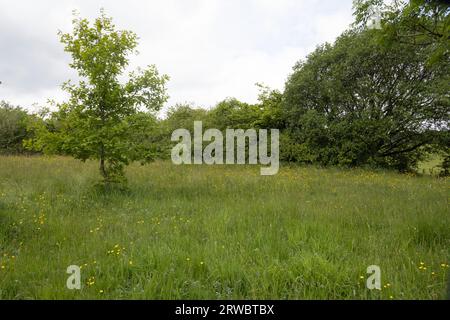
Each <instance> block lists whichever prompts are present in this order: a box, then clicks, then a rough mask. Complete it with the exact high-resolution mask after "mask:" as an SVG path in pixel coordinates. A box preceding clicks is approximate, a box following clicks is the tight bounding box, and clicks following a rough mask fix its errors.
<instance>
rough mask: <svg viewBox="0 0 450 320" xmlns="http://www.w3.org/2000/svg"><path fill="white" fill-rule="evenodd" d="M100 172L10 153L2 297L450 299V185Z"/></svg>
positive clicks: (148, 170) (2, 168)
mask: <svg viewBox="0 0 450 320" xmlns="http://www.w3.org/2000/svg"><path fill="white" fill-rule="evenodd" d="M97 167H98V166H97V163H96V162H87V163H82V162H79V161H77V160H73V159H69V158H62V157H55V158H47V157H29V158H26V157H0V254H1V256H0V266H1V269H0V298H1V299H64V298H65V299H103V298H124V299H166V298H168V299H176V298H186V299H232V298H237V299H242V298H243V299H442V298H445V292H446V283H447V276H448V275H449V272H448V270H449V268H448V263H449V248H450V227H449V226H450V210H449V203H448V190H449V180H448V179H444V178H437V177H432V176H415V175H405V174H396V173H390V172H383V171H366V170H359V169H358V170H340V169H319V168H314V167H297V166H292V167H288V166H282V168H281V169H280V172H279V173H278V174H277V175H275V176H260V175H259V166H240V165H234V166H233V165H231V166H206V165H203V166H175V165H173V164H172V163H170V162H155V163H152V164H150V165H146V166H140V165H137V164H136V165H132V166H130V167H129V168H128V169H127V177H128V181H129V185H128V191H120V190H116V191H108V192H105V191H101V190H100V189H99V188H97V187H95V183H96V181H97V179H99V173H98V169H97ZM69 265H79V266H81V276H82V288H81V290H69V289H68V288H67V287H66V280H67V277H68V276H69V275H68V274H67V273H66V269H67V267H68V266H69ZM370 265H378V266H380V268H381V281H382V288H381V290H368V289H367V288H366V286H365V283H366V278H367V277H368V276H369V275H368V274H366V269H367V267H368V266H370Z"/></svg>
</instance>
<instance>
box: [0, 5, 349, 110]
mask: <svg viewBox="0 0 450 320" xmlns="http://www.w3.org/2000/svg"><path fill="white" fill-rule="evenodd" d="M100 8H104V9H105V11H106V13H107V14H108V15H110V16H112V17H113V19H114V23H115V24H116V27H117V28H118V29H128V30H132V31H134V32H136V33H137V35H138V36H139V38H140V41H139V46H138V50H139V52H140V54H139V55H138V56H133V57H131V65H130V67H132V68H134V67H137V66H142V67H145V66H147V65H149V64H156V66H157V68H158V69H159V71H160V72H161V73H166V74H168V75H169V76H170V82H169V83H168V93H169V95H170V100H169V102H168V103H167V106H170V105H174V104H175V103H177V102H192V103H194V104H195V105H197V106H201V107H205V108H208V107H210V106H212V105H214V104H216V103H217V102H218V101H220V100H223V99H224V98H226V97H236V98H238V99H240V100H243V101H246V102H255V101H256V97H257V93H258V91H257V88H256V87H255V83H256V82H261V83H265V84H266V85H268V86H270V87H272V88H278V89H283V86H284V83H285V81H286V78H287V76H288V75H289V73H290V72H291V69H292V66H293V65H294V64H295V62H296V61H298V60H299V59H302V58H304V57H305V55H306V54H307V53H309V52H311V51H312V50H314V48H315V46H316V45H318V44H321V43H323V42H325V41H329V42H330V41H333V40H334V39H335V38H336V37H337V36H338V35H339V34H340V33H341V32H342V31H344V30H345V29H346V28H347V27H348V26H349V24H350V23H351V22H352V1H351V0H327V1H323V0H320V1H319V0H303V1H302V0H150V1H142V0H141V1H137V0H128V1H116V0H108V1H95V0H77V1H76V0H69V1H49V0H40V1H32V0H29V1H26V0H14V1H12V0H11V1H9V0H0V81H2V82H3V83H2V84H1V85H0V100H7V101H10V102H11V103H13V104H16V105H22V106H23V107H26V108H28V109H30V110H35V109H36V107H33V106H32V104H33V103H37V104H39V105H44V104H45V102H46V101H47V99H49V98H51V99H54V100H57V101H61V100H62V99H64V97H65V95H64V93H63V92H62V91H61V89H60V85H61V84H62V82H64V81H66V80H68V79H70V78H72V79H73V78H75V77H74V75H75V73H74V72H73V71H72V70H71V69H70V68H69V66H68V63H69V61H70V57H69V56H68V54H67V53H65V52H64V50H63V46H62V44H61V43H59V41H58V37H57V31H58V30H62V31H64V32H69V31H70V30H71V20H72V16H71V15H72V10H73V9H77V10H78V11H79V12H80V14H81V16H83V17H88V18H90V19H92V18H95V17H96V16H97V15H98V13H99V10H100Z"/></svg>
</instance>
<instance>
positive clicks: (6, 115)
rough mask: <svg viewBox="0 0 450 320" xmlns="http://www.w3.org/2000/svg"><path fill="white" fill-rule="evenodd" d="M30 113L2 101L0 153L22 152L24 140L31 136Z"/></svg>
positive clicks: (0, 106)
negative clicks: (28, 123) (28, 130)
mask: <svg viewBox="0 0 450 320" xmlns="http://www.w3.org/2000/svg"><path fill="white" fill-rule="evenodd" d="M28 117H29V115H28V113H27V112H26V111H25V110H23V109H22V108H20V107H14V106H12V105H11V104H9V103H8V102H6V101H0V153H22V152H23V151H24V150H23V146H22V140H23V139H25V138H28V137H29V134H28V132H27V128H26V124H27V119H28Z"/></svg>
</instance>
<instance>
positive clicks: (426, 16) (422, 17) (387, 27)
mask: <svg viewBox="0 0 450 320" xmlns="http://www.w3.org/2000/svg"><path fill="white" fill-rule="evenodd" d="M354 10H355V12H354V14H355V18H356V21H355V24H354V25H355V27H357V28H358V29H359V30H361V29H364V28H365V27H366V23H367V21H368V20H369V19H370V18H371V17H372V16H373V15H374V14H378V15H379V18H381V29H380V30H374V32H373V35H374V36H375V37H377V39H378V42H379V44H381V45H383V46H395V45H396V43H397V42H400V43H402V44H405V45H408V46H409V47H422V48H424V47H426V48H428V59H427V62H428V63H438V62H439V61H440V60H445V59H449V54H450V41H449V40H450V15H449V14H450V6H449V2H448V1H446V0H409V1H405V0H396V1H385V0H355V1H354ZM375 11H378V12H377V13H376V12H375ZM412 50H414V48H412Z"/></svg>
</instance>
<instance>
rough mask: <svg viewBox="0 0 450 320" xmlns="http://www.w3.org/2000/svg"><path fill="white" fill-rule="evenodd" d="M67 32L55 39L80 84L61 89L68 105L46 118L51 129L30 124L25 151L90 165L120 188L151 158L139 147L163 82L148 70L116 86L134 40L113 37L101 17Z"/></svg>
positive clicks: (77, 22)
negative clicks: (130, 168) (133, 168)
mask: <svg viewBox="0 0 450 320" xmlns="http://www.w3.org/2000/svg"><path fill="white" fill-rule="evenodd" d="M73 27H74V29H73V33H71V34H70V33H62V32H59V36H60V40H61V42H62V43H63V44H64V45H65V51H66V52H68V53H70V54H71V56H72V63H71V64H70V66H71V67H72V68H74V69H75V70H77V71H78V74H79V77H80V81H79V82H78V83H77V84H72V83H71V82H70V81H68V82H66V83H64V85H63V88H64V89H65V90H67V91H68V93H69V94H70V99H69V100H68V101H67V102H65V103H62V104H59V105H57V107H58V110H57V111H56V112H53V113H51V114H50V115H49V116H50V119H52V121H51V123H53V125H49V124H48V123H47V124H43V123H42V122H35V123H34V130H35V131H36V134H37V137H36V139H33V140H32V141H29V143H28V145H29V146H31V147H33V148H38V149H42V150H44V151H46V152H48V153H52V152H60V153H64V154H68V155H71V156H73V157H75V158H77V159H81V160H83V161H85V160H87V159H96V160H98V161H99V167H100V173H101V175H102V177H103V181H104V182H105V183H110V182H123V181H125V178H124V167H125V166H126V165H128V164H129V163H130V162H132V161H137V160H144V161H145V160H149V159H150V158H151V151H150V150H149V148H146V144H145V141H146V140H147V139H148V138H149V135H150V134H151V128H152V126H153V125H154V123H155V121H154V120H155V119H154V117H152V116H151V113H152V112H155V111H157V110H159V109H160V108H161V106H162V105H163V103H164V102H165V101H166V100H167V95H166V93H165V83H166V81H167V80H168V77H167V76H166V75H162V76H160V75H159V73H158V71H157V69H156V67H155V66H149V67H148V68H147V69H145V70H142V69H138V70H137V72H131V73H129V79H128V81H127V82H126V83H122V82H121V81H119V78H121V76H122V74H123V73H124V71H125V69H126V67H127V65H128V62H129V60H128V55H129V54H130V53H133V52H134V50H135V48H136V46H137V36H136V35H135V34H134V33H133V32H131V31H117V30H116V29H115V26H114V24H113V23H112V19H111V18H109V17H107V16H106V15H105V14H104V12H103V11H101V15H100V17H99V18H97V19H95V21H94V22H93V23H92V24H91V23H90V22H89V21H88V20H86V19H82V18H79V17H78V16H75V18H74V20H73ZM147 147H148V146H147Z"/></svg>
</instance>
